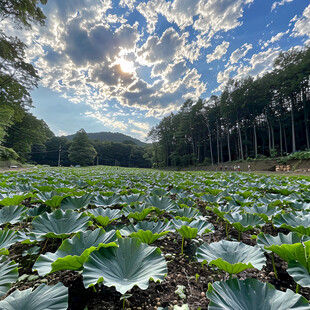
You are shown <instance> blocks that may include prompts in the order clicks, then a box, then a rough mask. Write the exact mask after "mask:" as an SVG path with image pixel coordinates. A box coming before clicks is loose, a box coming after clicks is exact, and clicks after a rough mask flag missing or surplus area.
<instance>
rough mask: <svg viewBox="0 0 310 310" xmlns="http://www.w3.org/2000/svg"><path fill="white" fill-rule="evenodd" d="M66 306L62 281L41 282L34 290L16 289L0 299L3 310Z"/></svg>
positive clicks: (56, 309)
mask: <svg viewBox="0 0 310 310" xmlns="http://www.w3.org/2000/svg"><path fill="white" fill-rule="evenodd" d="M67 307H68V290H67V288H66V287H65V286H64V285H63V284H62V283H57V284H56V285H54V286H47V285H45V284H41V285H40V286H39V287H37V288H36V289H35V290H34V291H32V289H31V288H28V289H26V290H24V291H20V290H16V291H14V292H13V293H12V294H11V295H9V296H8V297H6V298H5V299H4V300H2V301H0V309H5V310H33V309H36V310H65V309H67Z"/></svg>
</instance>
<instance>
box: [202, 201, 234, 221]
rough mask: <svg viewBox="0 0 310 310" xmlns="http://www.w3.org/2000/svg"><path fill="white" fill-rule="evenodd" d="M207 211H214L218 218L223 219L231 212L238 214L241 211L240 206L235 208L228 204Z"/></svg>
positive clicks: (209, 208) (208, 208)
mask: <svg viewBox="0 0 310 310" xmlns="http://www.w3.org/2000/svg"><path fill="white" fill-rule="evenodd" d="M206 209H207V210H211V211H213V212H214V213H215V214H216V215H217V216H218V217H220V218H221V219H223V218H224V215H225V214H226V213H230V212H237V211H238V210H240V207H239V206H233V205H230V204H226V205H220V206H218V207H217V206H215V207H206Z"/></svg>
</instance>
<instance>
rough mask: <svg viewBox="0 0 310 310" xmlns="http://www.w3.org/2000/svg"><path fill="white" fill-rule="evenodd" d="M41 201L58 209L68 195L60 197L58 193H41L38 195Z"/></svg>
mask: <svg viewBox="0 0 310 310" xmlns="http://www.w3.org/2000/svg"><path fill="white" fill-rule="evenodd" d="M37 197H38V199H39V201H41V202H43V203H45V204H46V205H47V206H49V207H52V208H57V207H59V206H60V204H61V201H62V200H63V199H64V198H66V197H67V195H64V196H59V195H58V193H57V192H56V191H51V192H41V193H38V194H37Z"/></svg>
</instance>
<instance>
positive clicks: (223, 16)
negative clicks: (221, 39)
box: [193, 0, 254, 38]
mask: <svg viewBox="0 0 310 310" xmlns="http://www.w3.org/2000/svg"><path fill="white" fill-rule="evenodd" d="M253 2H254V0H226V1H217V0H209V1H200V3H199V9H198V12H197V13H198V14H199V18H198V19H197V20H196V21H195V23H194V26H193V27H194V29H196V30H199V31H201V33H208V36H209V38H211V37H213V36H214V35H215V34H216V33H217V32H219V31H225V32H227V31H228V30H231V29H234V28H236V27H238V26H240V25H241V24H242V21H240V18H241V17H242V16H243V12H244V8H245V6H246V5H250V4H251V3H253Z"/></svg>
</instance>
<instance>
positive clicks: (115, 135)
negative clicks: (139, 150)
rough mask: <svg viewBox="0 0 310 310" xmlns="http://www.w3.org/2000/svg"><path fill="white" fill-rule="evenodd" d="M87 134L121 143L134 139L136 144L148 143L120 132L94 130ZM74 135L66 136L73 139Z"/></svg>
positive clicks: (143, 144) (101, 139) (93, 137)
mask: <svg viewBox="0 0 310 310" xmlns="http://www.w3.org/2000/svg"><path fill="white" fill-rule="evenodd" d="M87 135H88V138H89V139H90V140H98V141H111V142H120V143H122V142H124V141H133V142H134V143H135V144H136V145H140V146H145V145H146V143H144V142H142V141H140V140H138V139H136V138H133V137H130V136H127V135H124V134H122V133H120V132H93V133H92V132H90V133H87ZM74 136H75V135H74V134H73V135H69V136H66V138H67V139H68V140H70V141H71V140H72V139H73V137H74Z"/></svg>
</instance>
